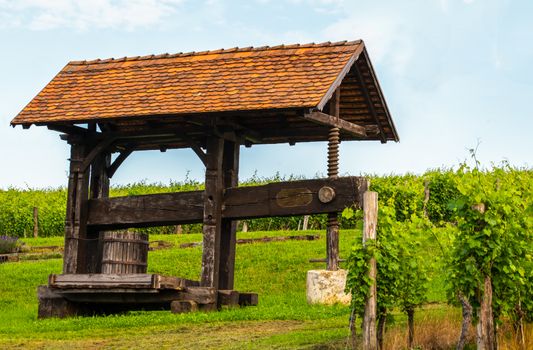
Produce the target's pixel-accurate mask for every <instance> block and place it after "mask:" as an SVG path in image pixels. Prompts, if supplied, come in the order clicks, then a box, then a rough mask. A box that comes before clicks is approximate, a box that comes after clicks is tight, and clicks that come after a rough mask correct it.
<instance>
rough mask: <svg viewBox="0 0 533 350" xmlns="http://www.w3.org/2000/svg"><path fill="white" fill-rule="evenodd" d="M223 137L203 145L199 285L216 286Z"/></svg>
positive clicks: (220, 212) (210, 140) (212, 139)
mask: <svg viewBox="0 0 533 350" xmlns="http://www.w3.org/2000/svg"><path fill="white" fill-rule="evenodd" d="M223 151H224V140H223V139H222V138H218V137H210V138H209V139H208V140H207V148H206V164H207V166H206V170H205V195H204V208H203V217H202V222H203V227H202V232H203V247H202V271H201V279H200V285H201V286H203V287H213V288H215V289H216V288H218V282H219V280H218V279H219V268H220V266H219V259H220V240H221V238H220V236H221V224H222V190H223V174H222V156H223Z"/></svg>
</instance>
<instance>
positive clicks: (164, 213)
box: [88, 177, 368, 229]
mask: <svg viewBox="0 0 533 350" xmlns="http://www.w3.org/2000/svg"><path fill="white" fill-rule="evenodd" d="M325 186H327V187H331V188H332V189H333V190H334V191H335V198H334V199H333V200H332V201H331V202H328V203H322V202H321V201H320V200H319V198H318V192H319V191H320V189H321V188H322V187H325ZM367 188H368V181H367V180H366V179H365V178H363V177H340V178H337V179H316V180H301V181H290V182H280V183H272V184H268V185H262V186H249V187H235V188H229V189H227V190H226V191H225V193H224V195H223V200H224V204H223V209H222V217H223V218H224V219H233V220H240V219H249V218H257V217H269V216H294V215H306V214H319V213H328V212H338V211H342V210H343V209H344V208H346V207H348V206H352V205H355V206H356V207H359V208H360V207H362V196H363V193H364V191H366V189H367ZM203 200H204V192H203V191H194V192H178V193H164V194H152V195H141V196H129V197H115V198H106V199H91V200H89V217H88V225H90V226H95V227H100V228H106V229H119V228H127V227H147V226H156V225H178V224H187V223H199V222H202V220H203Z"/></svg>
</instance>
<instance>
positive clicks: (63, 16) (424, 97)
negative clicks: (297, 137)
mask: <svg viewBox="0 0 533 350" xmlns="http://www.w3.org/2000/svg"><path fill="white" fill-rule="evenodd" d="M531 18H533V2H530V1H525V0H524V1H510V0H507V1H506V0H501V1H496V0H485V1H481V0H468V1H466V0H424V1H348V0H345V1H343V0H285V1H284V0H280V1H269V0H248V1H216V0H207V1H200V0H197V1H187V0H130V1H126V0H85V1H82V0H16V1H15V0H13V1H12V0H0V43H1V46H0V47H1V54H0V63H1V64H0V188H6V187H8V186H17V187H22V188H25V187H48V186H60V185H65V184H66V180H67V174H66V171H67V158H68V148H67V146H66V144H65V143H64V142H63V141H61V140H60V139H59V136H58V134H57V133H55V132H52V131H48V130H47V129H46V128H44V127H32V128H31V129H30V130H22V128H20V127H17V128H16V129H13V128H11V127H10V126H9V122H10V121H11V119H12V118H13V117H14V116H15V115H16V114H17V113H18V112H19V111H20V110H21V109H22V108H23V107H24V106H25V105H26V104H27V103H28V102H29V101H30V100H31V98H32V97H33V96H35V95H36V94H37V93H38V92H39V91H40V90H41V89H42V88H43V87H44V86H45V85H46V84H47V83H48V82H49V81H50V80H51V79H52V78H53V76H54V75H55V74H56V73H57V72H58V71H59V70H60V69H61V68H62V67H63V66H64V65H65V64H66V63H67V62H68V61H70V60H79V59H93V58H107V57H122V56H135V55H146V54H152V53H154V54H157V53H165V52H169V53H174V52H181V51H183V52H185V51H201V50H206V49H218V48H222V47H224V48H228V47H234V46H241V47H244V46H250V45H253V46H262V45H276V44H281V43H285V44H291V43H307V42H322V41H328V40H329V41H337V40H353V39H358V38H362V39H364V40H365V43H366V45H367V48H368V51H369V54H370V58H371V60H372V62H373V64H374V68H375V69H376V71H377V75H378V78H379V79H380V83H381V86H382V88H383V91H384V94H385V98H386V99H387V101H388V104H389V108H390V110H391V113H392V116H393V119H394V121H395V123H396V126H397V129H398V132H399V134H400V138H401V142H400V143H387V144H385V145H382V144H380V143H379V142H345V143H343V144H342V145H341V168H340V170H341V173H344V174H351V175H359V174H361V173H378V174H387V173H405V172H415V173H421V172H424V171H425V170H426V169H429V168H437V167H441V166H446V167H451V166H455V165H457V164H458V163H459V162H460V161H462V160H464V159H465V158H467V157H468V152H467V149H468V148H472V147H475V146H476V144H477V143H478V141H479V142H480V145H479V149H478V157H479V159H480V160H481V161H482V162H483V163H484V164H486V165H488V164H490V162H499V161H501V160H504V159H505V160H508V161H509V162H510V163H511V164H513V165H516V166H529V167H531V165H532V164H533V152H532V150H533V141H532V137H531V131H532V129H533V121H532V120H533V118H532V108H531V107H530V106H529V103H530V102H531V101H532V100H533V65H532V62H533V21H531ZM325 169H326V145H325V144H324V143H308V144H297V145H296V146H293V147H289V146H288V145H276V146H257V147H252V148H243V149H242V155H241V178H243V179H245V178H249V177H250V176H252V175H253V174H254V173H255V172H256V171H257V174H258V175H259V176H271V175H273V174H275V173H276V172H278V171H279V172H280V173H281V174H282V175H289V174H296V175H305V176H308V177H309V176H315V175H317V174H318V175H323V174H325V172H326V171H325ZM187 174H189V177H192V178H195V179H202V178H203V168H202V166H201V163H200V162H199V160H198V159H196V156H195V155H194V153H193V152H192V151H189V150H179V151H168V152H166V153H159V152H139V153H138V154H134V155H133V156H131V157H130V158H129V159H128V160H127V161H126V162H125V163H124V165H123V166H122V167H121V168H120V169H119V171H118V172H117V174H116V175H115V177H114V178H113V183H128V182H132V181H139V180H143V179H145V180H148V181H162V182H168V181H169V180H183V179H184V178H185V176H186V175H187Z"/></svg>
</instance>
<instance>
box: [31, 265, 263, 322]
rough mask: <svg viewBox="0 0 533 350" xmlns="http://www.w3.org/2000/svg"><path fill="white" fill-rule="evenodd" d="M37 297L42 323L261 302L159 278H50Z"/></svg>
mask: <svg viewBox="0 0 533 350" xmlns="http://www.w3.org/2000/svg"><path fill="white" fill-rule="evenodd" d="M38 296H39V318H47V317H69V316H87V315H95V314H110V313H119V312H126V311H131V310H171V311H172V312H173V313H183V312H192V311H213V310H217V309H221V308H222V307H224V306H228V307H238V306H248V305H257V303H258V298H257V294H255V293H239V292H238V291H235V290H215V289H214V288H210V287H200V286H199V283H198V281H191V280H187V279H183V278H178V277H168V276H161V275H158V274H125V275H118V274H64V275H50V277H49V283H48V286H40V287H39V288H38Z"/></svg>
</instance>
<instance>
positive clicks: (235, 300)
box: [217, 289, 239, 308]
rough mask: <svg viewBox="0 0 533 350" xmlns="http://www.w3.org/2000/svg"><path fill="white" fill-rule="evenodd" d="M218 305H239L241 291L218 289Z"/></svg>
mask: <svg viewBox="0 0 533 350" xmlns="http://www.w3.org/2000/svg"><path fill="white" fill-rule="evenodd" d="M217 296H218V297H217V305H218V307H219V308H221V307H222V306H230V307H234V306H239V292H237V291H236V290H220V289H219V290H218V294H217Z"/></svg>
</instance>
